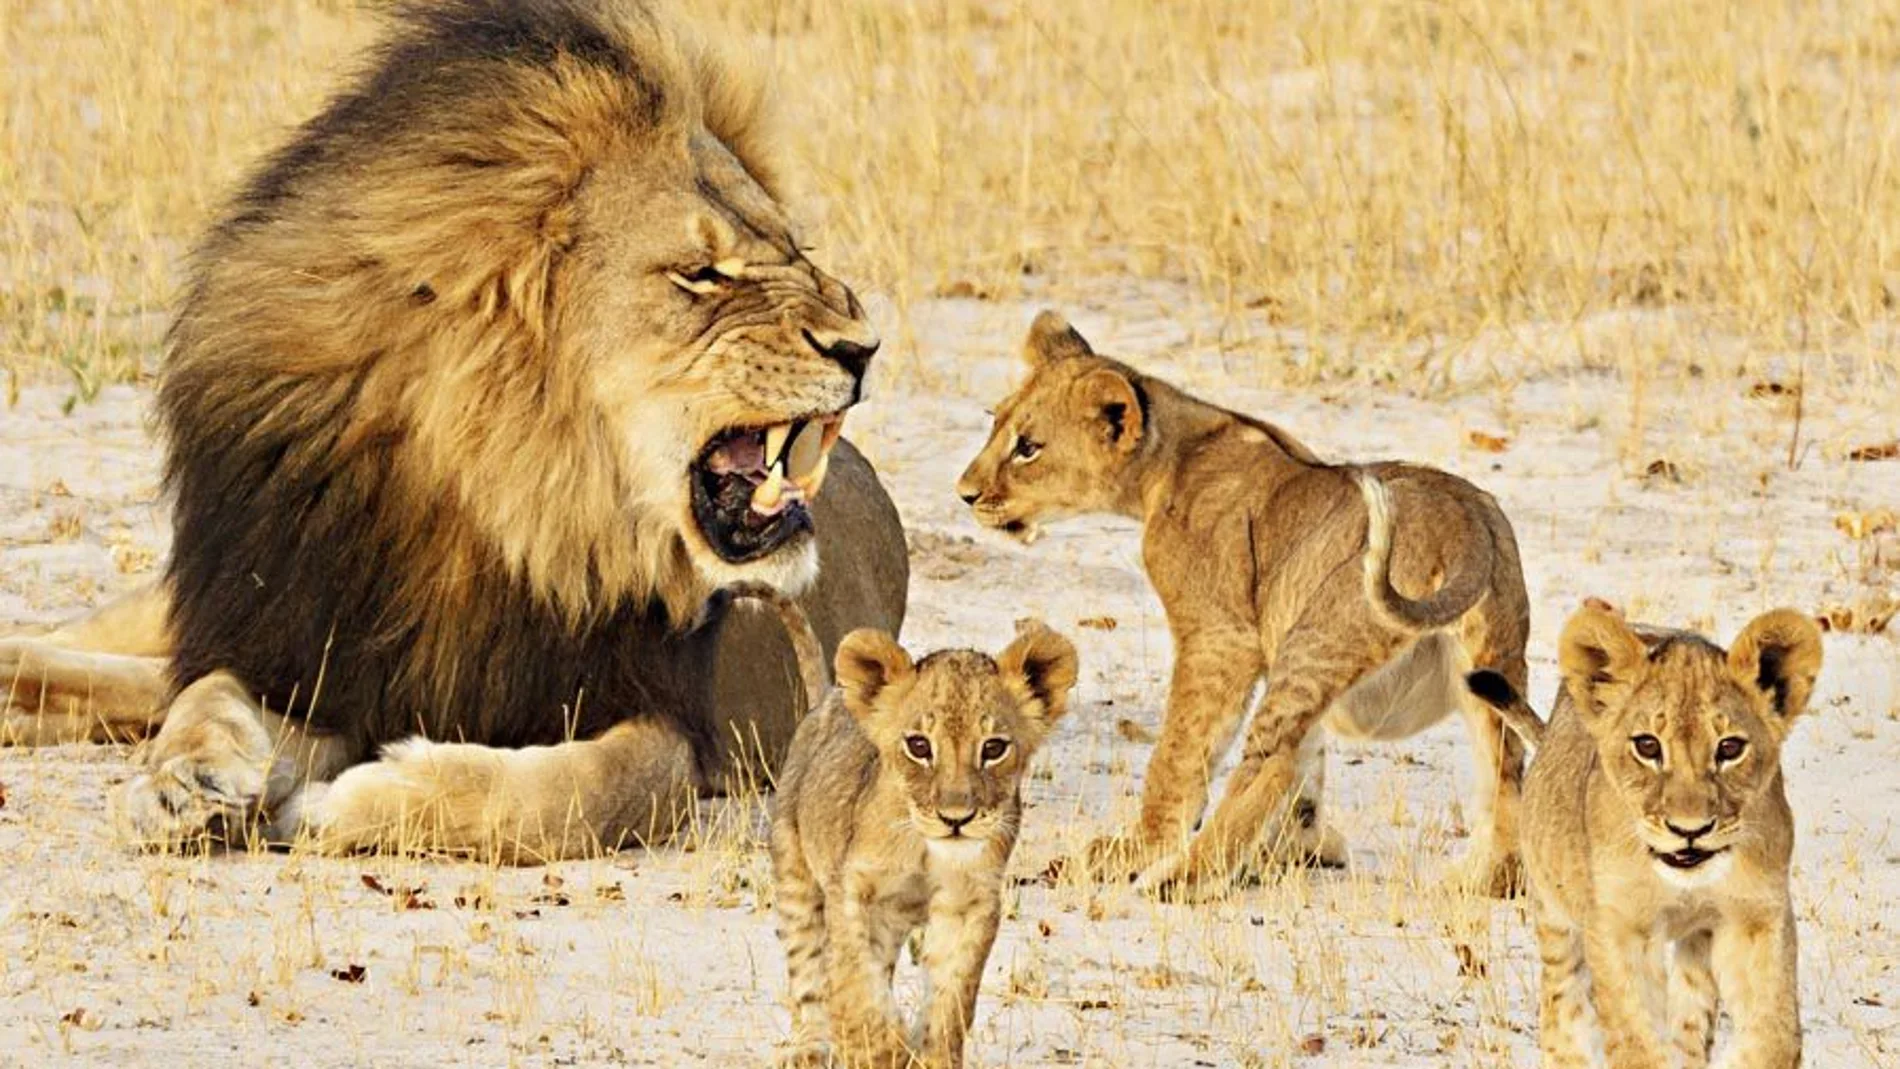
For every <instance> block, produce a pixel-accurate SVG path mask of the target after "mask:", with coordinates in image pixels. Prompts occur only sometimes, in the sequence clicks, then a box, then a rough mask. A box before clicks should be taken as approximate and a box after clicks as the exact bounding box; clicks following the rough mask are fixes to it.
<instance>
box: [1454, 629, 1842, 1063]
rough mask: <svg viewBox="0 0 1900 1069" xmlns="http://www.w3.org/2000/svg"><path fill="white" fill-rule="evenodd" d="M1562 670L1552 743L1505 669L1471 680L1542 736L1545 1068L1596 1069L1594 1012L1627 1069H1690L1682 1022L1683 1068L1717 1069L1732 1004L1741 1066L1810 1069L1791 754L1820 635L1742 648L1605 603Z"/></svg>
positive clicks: (1535, 901)
mask: <svg viewBox="0 0 1900 1069" xmlns="http://www.w3.org/2000/svg"><path fill="white" fill-rule="evenodd" d="M1558 660H1559V663H1560V665H1561V667H1562V670H1563V688H1562V690H1561V691H1560V692H1559V694H1558V697H1557V706H1556V709H1555V710H1554V711H1553V712H1552V714H1551V719H1550V725H1549V727H1548V728H1545V727H1544V725H1542V724H1540V723H1538V721H1537V718H1536V716H1535V714H1533V713H1531V712H1530V711H1529V709H1528V708H1526V707H1525V705H1524V703H1523V699H1522V698H1521V697H1520V696H1519V695H1518V694H1517V693H1516V692H1515V691H1514V690H1513V689H1512V688H1511V687H1510V686H1509V685H1508V684H1506V683H1505V682H1504V681H1503V679H1502V677H1500V676H1498V675H1497V674H1496V673H1492V672H1474V673H1472V675H1471V677H1470V680H1469V683H1470V686H1471V689H1472V690H1473V692H1474V693H1476V694H1478V696H1480V697H1482V698H1484V699H1485V700H1486V701H1489V702H1491V703H1492V704H1493V705H1494V706H1497V707H1498V708H1499V710H1500V711H1501V712H1502V713H1504V715H1505V719H1506V722H1507V723H1509V724H1510V725H1511V727H1512V728H1513V729H1514V730H1516V731H1518V733H1519V734H1521V735H1523V736H1525V741H1527V742H1531V743H1533V744H1538V743H1539V739H1538V736H1539V735H1541V736H1542V739H1541V744H1539V745H1538V750H1537V756H1536V759H1535V760H1533V761H1532V763H1531V767H1530V772H1529V774H1528V775H1527V777H1526V779H1525V786H1524V823H1523V848H1524V861H1525V865H1526V868H1527V870H1528V872H1529V875H1530V882H1531V897H1532V908H1533V912H1534V915H1535V918H1536V923H1537V942H1538V946H1539V950H1540V951H1541V953H1542V956H1543V962H1544V972H1543V984H1542V987H1543V993H1542V997H1541V1003H1542V1007H1541V1015H1540V1016H1541V1020H1540V1026H1539V1028H1540V1033H1541V1035H1540V1042H1541V1044H1542V1047H1543V1052H1544V1064H1545V1065H1546V1066H1561V1067H1570V1066H1583V1065H1587V1064H1589V1061H1588V1058H1587V1056H1586V1054H1585V1050H1586V1047H1587V1045H1588V1044H1587V1042H1586V1039H1585V1037H1584V1036H1582V1035H1580V1034H1579V1033H1580V1032H1581V1027H1580V1025H1581V1023H1582V1021H1583V1019H1584V1017H1585V1007H1586V1003H1591V1004H1594V1005H1595V1008H1596V1014H1597V1019H1598V1022H1599V1024H1600V1026H1601V1028H1602V1031H1603V1038H1604V1050H1605V1053H1606V1055H1607V1056H1608V1059H1609V1064H1610V1065H1611V1066H1612V1067H1613V1069H1650V1067H1662V1066H1666V1065H1668V1064H1670V1055H1669V1052H1668V1051H1667V1050H1666V1049H1665V1040H1664V1039H1662V1038H1660V1037H1658V1035H1657V1032H1656V1025H1657V1023H1658V1022H1659V1021H1662V1020H1664V1019H1665V1015H1664V1011H1665V1010H1666V1021H1667V1026H1668V1030H1669V1031H1668V1039H1667V1043H1668V1044H1670V1045H1673V1047H1674V1048H1675V1052H1676V1055H1677V1056H1678V1057H1679V1058H1680V1063H1681V1064H1682V1065H1685V1066H1702V1065H1706V1064H1707V1063H1708V1058H1709V1050H1710V1047H1711V1045H1712V1044H1713V1042H1714V1032H1715V1019H1716V1002H1717V993H1718V991H1719V993H1720V998H1721V1001H1722V1002H1723V1003H1725V1004H1726V1007H1727V1009H1728V1013H1729V1017H1730V1018H1731V1019H1732V1020H1733V1021H1734V1022H1735V1035H1734V1037H1733V1039H1732V1040H1731V1041H1730V1043H1729V1049H1728V1050H1727V1051H1726V1054H1725V1058H1724V1062H1723V1064H1725V1065H1734V1066H1748V1067H1750V1069H1791V1067H1793V1066H1797V1065H1799V1064H1800V1062H1801V1019H1800V1014H1799V1008H1798V1004H1797V997H1796V991H1795V928H1794V911H1793V907H1792V905H1791V903H1790V898H1789V893H1788V857H1789V854H1790V853H1791V852H1792V851H1793V849H1794V820H1793V817H1792V815H1791V813H1790V812H1789V809H1788V798H1787V795H1786V793H1785V792H1784V791H1783V789H1782V777H1781V744H1782V740H1784V739H1785V738H1787V736H1788V731H1789V729H1790V728H1791V727H1792V726H1793V724H1794V721H1795V718H1797V717H1799V716H1800V715H1801V714H1802V712H1803V711H1804V710H1805V709H1806V708H1807V704H1808V696H1809V694H1810V693H1811V692H1812V691H1813V689H1814V679H1815V676H1816V675H1817V674H1818V673H1819V672H1820V669H1821V631H1820V628H1819V627H1817V626H1816V625H1815V623H1814V621H1813V620H1811V619H1809V618H1808V617H1806V616H1803V615H1801V614H1800V613H1797V612H1793V611H1790V610H1787V609H1778V610H1776V611H1774V612H1769V613H1765V614H1763V615H1762V616H1758V617H1756V618H1755V620H1754V621H1753V622H1751V623H1750V624H1749V625H1748V626H1747V627H1745V628H1743V629H1742V633H1741V634H1740V635H1739V636H1737V637H1736V639H1735V644H1734V645H1733V646H1732V647H1730V648H1729V649H1728V650H1727V651H1726V652H1724V651H1723V650H1722V649H1720V648H1718V647H1717V646H1715V645H1713V644H1712V643H1710V642H1708V641H1706V640H1704V639H1702V638H1701V637H1699V636H1697V635H1693V634H1689V633H1686V632H1680V631H1665V630H1660V629H1653V628H1645V627H1637V628H1632V627H1631V626H1630V625H1629V624H1628V623H1626V622H1625V621H1624V620H1623V618H1622V616H1621V615H1619V614H1618V613H1616V612H1615V611H1614V610H1612V609H1610V608H1609V607H1608V606H1605V605H1602V604H1601V603H1595V604H1589V605H1586V607H1584V608H1583V609H1581V610H1579V611H1578V612H1577V613H1576V614H1575V615H1574V616H1572V617H1571V618H1570V622H1569V623H1568V624H1566V625H1565V627H1564V632H1563V637H1562V639H1561V640H1560V642H1559V650H1558ZM1664 946H1667V947H1669V948H1670V949H1671V950H1672V951H1673V952H1672V953H1670V954H1669V956H1668V960H1669V962H1670V963H1671V964H1670V969H1669V975H1668V976H1667V978H1665V976H1664V974H1663V973H1664V971H1663V955H1662V954H1661V953H1660V951H1661V950H1662V949H1663V947H1664Z"/></svg>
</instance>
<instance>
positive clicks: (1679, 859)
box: [1650, 846, 1727, 869]
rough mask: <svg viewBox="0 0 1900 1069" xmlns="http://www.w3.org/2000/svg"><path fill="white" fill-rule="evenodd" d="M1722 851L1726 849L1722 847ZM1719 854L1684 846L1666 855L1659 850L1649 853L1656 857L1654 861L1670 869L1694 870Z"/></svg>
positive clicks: (1717, 851)
mask: <svg viewBox="0 0 1900 1069" xmlns="http://www.w3.org/2000/svg"><path fill="white" fill-rule="evenodd" d="M1722 849H1723V850H1725V849H1727V847H1723V848H1722ZM1721 852H1722V850H1702V849H1699V848H1697V847H1693V846H1685V847H1683V848H1682V849H1680V850H1677V851H1675V852H1673V853H1668V854H1665V853H1663V852H1662V851H1660V850H1651V851H1650V853H1651V854H1654V855H1655V856H1656V860H1658V861H1660V862H1662V863H1663V864H1665V865H1668V866H1669V867H1670V868H1672V869H1693V868H1696V867H1698V866H1700V865H1701V864H1702V863H1703V862H1704V861H1707V860H1708V859H1710V858H1712V857H1714V856H1715V855H1717V854H1719V853H1721Z"/></svg>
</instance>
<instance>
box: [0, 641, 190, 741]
mask: <svg viewBox="0 0 1900 1069" xmlns="http://www.w3.org/2000/svg"><path fill="white" fill-rule="evenodd" d="M165 669H166V666H165V659H164V658H162V657H139V656H127V655H124V654H116V653H92V652H88V651H85V650H72V649H67V648H65V647H63V646H59V645H55V644H53V643H51V642H49V641H47V640H46V639H43V638H27V639H8V640H5V641H0V745H6V746H55V745H59V744H61V743H68V742H136V741H138V740H139V739H143V738H145V737H147V736H148V735H150V734H151V733H152V732H153V731H155V730H157V728H158V727H159V725H160V724H162V723H163V722H164V718H165V692H166V689H167V686H168V684H167V681H166V678H165Z"/></svg>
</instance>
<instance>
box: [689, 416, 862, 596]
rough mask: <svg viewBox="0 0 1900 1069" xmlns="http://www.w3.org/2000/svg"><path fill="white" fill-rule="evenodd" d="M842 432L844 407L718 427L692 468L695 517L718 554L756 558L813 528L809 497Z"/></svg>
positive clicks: (815, 493)
mask: <svg viewBox="0 0 1900 1069" xmlns="http://www.w3.org/2000/svg"><path fill="white" fill-rule="evenodd" d="M843 433H844V415H843V413H834V414H832V415H826V416H819V417H815V418H812V419H801V420H795V421H793V422H790V423H778V424H773V425H772V426H769V427H747V428H735V429H732V430H728V431H724V432H721V433H720V434H718V435H715V436H714V437H713V439H712V440H711V441H710V442H708V443H707V444H706V446H705V448H704V449H702V450H701V451H700V454H699V459H698V460H696V461H695V462H694V463H693V470H692V474H691V482H692V495H693V518H694V520H695V521H696V522H697V523H698V524H699V528H700V532H701V533H702V534H704V535H705V537H706V541H707V543H708V544H709V545H711V546H712V547H713V550H714V551H715V552H716V553H718V554H719V556H720V557H721V558H722V559H724V560H726V561H729V562H732V563H735V564H736V563H743V562H745V561H750V560H757V559H758V558H760V557H763V556H765V555H766V554H769V553H771V552H772V551H774V550H776V549H778V548H779V547H781V546H783V545H785V544H786V543H788V542H790V541H792V540H793V539H795V538H797V537H799V536H800V535H802V534H805V533H808V532H809V531H810V530H811V512H810V509H809V507H808V506H809V503H810V502H811V500H812V499H814V498H816V497H817V496H818V493H819V491H820V490H821V489H822V488H823V486H824V483H825V474H826V472H827V471H828V470H829V468H830V465H831V450H832V447H833V446H835V445H837V444H838V438H839V437H840V436H841V435H842V434H843Z"/></svg>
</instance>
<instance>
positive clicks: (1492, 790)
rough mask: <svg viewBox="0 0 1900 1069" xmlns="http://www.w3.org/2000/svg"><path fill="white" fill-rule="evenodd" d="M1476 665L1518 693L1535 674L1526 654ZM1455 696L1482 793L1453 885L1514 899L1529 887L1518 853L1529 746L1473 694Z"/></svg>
mask: <svg viewBox="0 0 1900 1069" xmlns="http://www.w3.org/2000/svg"><path fill="white" fill-rule="evenodd" d="M1520 646H1521V643H1520ZM1474 663H1475V664H1476V665H1477V666H1479V667H1481V668H1488V669H1489V670H1491V671H1494V672H1497V673H1498V674H1499V675H1501V676H1503V677H1504V678H1505V679H1506V680H1507V681H1508V682H1509V683H1510V684H1511V686H1512V687H1513V688H1514V689H1516V691H1517V693H1519V694H1523V693H1525V692H1526V691H1525V688H1526V687H1527V686H1528V684H1529V679H1530V668H1529V666H1528V665H1526V664H1525V662H1524V657H1523V654H1522V653H1518V654H1515V655H1512V656H1509V657H1504V658H1497V657H1491V656H1488V655H1481V656H1480V657H1479V658H1477V659H1476V660H1475V661H1474ZM1458 674H1459V675H1460V676H1462V675H1463V673H1462V672H1460V673H1458ZM1454 690H1455V692H1456V694H1457V696H1458V698H1457V700H1458V707H1459V709H1460V710H1461V711H1462V712H1463V713H1464V720H1465V727H1466V729H1467V733H1468V734H1469V735H1470V737H1471V762H1472V770H1473V785H1474V788H1475V790H1476V792H1477V793H1476V795H1475V797H1474V799H1473V802H1474V804H1473V806H1472V821H1471V826H1472V830H1473V836H1472V840H1471V847H1470V849H1469V851H1468V852H1467V853H1466V854H1465V856H1464V858H1463V859H1461V860H1460V861H1459V863H1458V865H1457V868H1456V869H1455V870H1454V874H1453V877H1452V879H1453V882H1454V883H1455V884H1456V885H1457V886H1459V887H1461V888H1463V889H1464V890H1465V891H1467V892H1469V893H1472V894H1482V895H1489V896H1491V897H1494V898H1509V897H1511V896H1513V895H1515V894H1517V893H1518V891H1519V890H1521V889H1522V888H1523V886H1524V867H1523V862H1522V860H1521V858H1520V855H1519V853H1518V835H1519V829H1518V820H1519V813H1520V811H1521V809H1522V808H1523V804H1522V790H1523V783H1524V740H1522V739H1520V738H1518V737H1517V733H1516V732H1513V731H1510V730H1509V729H1507V728H1506V727H1505V726H1504V720H1503V718H1502V717H1501V716H1499V715H1498V711H1497V710H1496V709H1493V708H1492V707H1491V705H1490V703H1488V702H1485V701H1484V700H1482V699H1480V698H1478V697H1477V696H1475V695H1474V694H1472V693H1471V691H1470V689H1469V688H1467V687H1464V686H1457V687H1455V688H1454Z"/></svg>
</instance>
